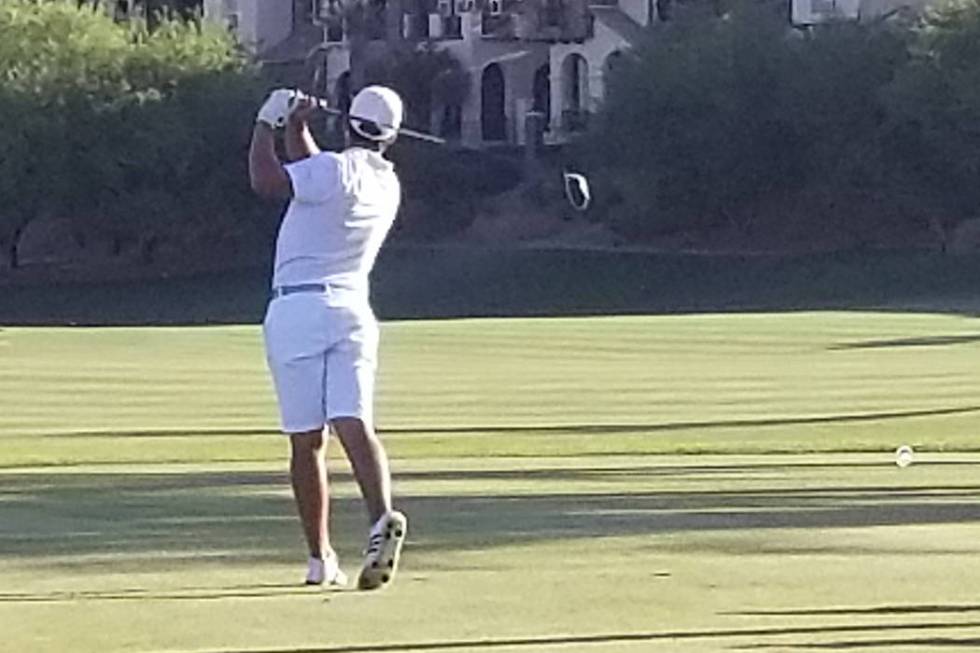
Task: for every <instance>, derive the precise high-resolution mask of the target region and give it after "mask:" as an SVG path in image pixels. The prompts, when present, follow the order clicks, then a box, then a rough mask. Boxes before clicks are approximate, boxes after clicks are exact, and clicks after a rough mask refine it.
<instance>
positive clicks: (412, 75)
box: [368, 42, 470, 130]
mask: <svg viewBox="0 0 980 653" xmlns="http://www.w3.org/2000/svg"><path fill="white" fill-rule="evenodd" d="M368 81H369V82H371V83H380V84H386V85H388V86H391V87H392V88H394V89H395V90H396V91H398V94H399V95H401V97H402V99H403V100H404V101H405V105H406V114H407V116H406V122H407V123H408V124H410V125H412V126H415V127H417V128H420V129H423V130H428V129H430V128H431V124H430V123H431V118H432V110H433V109H434V108H436V107H447V106H461V105H462V104H463V103H464V102H465V101H466V97H467V95H469V91H470V74H469V71H468V70H466V67H465V66H464V65H463V64H462V62H460V61H459V59H457V58H456V57H454V56H453V54H452V53H451V52H449V51H448V50H445V49H442V48H440V47H439V46H438V45H436V44H435V43H431V42H423V43H421V44H420V45H419V46H418V47H415V48H411V49H408V48H400V49H392V50H389V52H388V54H387V55H386V56H385V57H384V58H383V59H382V60H381V61H380V62H378V65H377V66H375V67H374V70H372V71H371V76H370V78H369V79H368Z"/></svg>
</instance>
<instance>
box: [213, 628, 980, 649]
mask: <svg viewBox="0 0 980 653" xmlns="http://www.w3.org/2000/svg"><path fill="white" fill-rule="evenodd" d="M975 627H980V622H974V623H946V622H940V623H923V624H846V625H830V626H800V627H783V628H780V627H773V628H732V629H718V630H678V631H663V632H646V633H611V634H601V635H557V636H551V637H512V638H497V639H492V638H487V639H470V640H446V641H438V642H400V643H397V644H357V645H353V646H350V645H347V646H345V645H338V646H323V647H313V648H278V649H249V650H248V653H384V652H387V651H442V650H451V649H460V650H469V651H483V650H491V649H496V648H525V647H526V648H528V649H530V650H536V649H540V648H542V647H552V646H554V647H558V646H568V645H574V644H628V643H636V642H656V641H661V640H698V639H707V640H714V639H734V638H746V637H785V636H788V635H824V634H833V633H865V632H871V633H873V632H877V631H884V630H887V631H907V630H926V629H932V630H945V629H953V628H975ZM915 641H920V640H915ZM921 641H964V642H970V641H977V640H975V639H974V640H966V639H964V640H954V639H949V640H942V639H941V638H938V639H936V640H933V639H931V638H930V639H923V640H921ZM718 644H719V645H721V642H719V643H718ZM791 647H792V646H787V645H786V644H761V645H755V646H745V647H740V648H781V649H783V650H786V649H787V648H791ZM211 653H244V652H243V651H240V650H239V649H224V650H221V651H213V652H211Z"/></svg>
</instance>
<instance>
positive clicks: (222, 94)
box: [0, 0, 262, 263]
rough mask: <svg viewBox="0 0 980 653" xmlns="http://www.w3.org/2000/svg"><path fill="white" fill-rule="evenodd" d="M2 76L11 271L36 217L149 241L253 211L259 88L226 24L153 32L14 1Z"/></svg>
mask: <svg viewBox="0 0 980 653" xmlns="http://www.w3.org/2000/svg"><path fill="white" fill-rule="evenodd" d="M0 74H2V75H3V77H4V79H5V83H4V85H3V87H2V89H0V120H2V121H3V123H2V124H3V125H4V129H3V130H2V131H0V151H3V152H4V156H3V157H2V158H0V194H2V195H3V197H5V198H10V199H9V200H8V201H6V203H5V204H6V205H5V206H4V207H2V208H0V242H3V244H4V245H5V246H6V247H7V249H8V256H9V258H10V259H11V260H12V261H13V262H14V263H16V249H15V248H16V239H17V236H18V234H19V233H20V232H21V231H22V230H23V227H24V225H25V224H26V223H27V222H29V221H30V220H32V219H34V218H37V217H58V218H68V219H70V220H72V221H74V222H76V223H77V224H78V226H79V229H82V230H86V231H94V232H102V233H111V234H113V237H116V238H117V239H118V240H120V241H133V242H142V241H144V240H147V239H154V238H159V237H160V235H161V234H165V233H167V234H180V233H181V232H183V231H186V230H188V225H189V224H192V223H194V222H196V221H207V222H209V223H213V224H220V223H222V222H224V223H227V224H231V223H232V222H236V221H237V222H242V215H241V212H247V211H254V210H255V209H254V207H255V203H254V202H253V201H251V199H250V198H249V196H248V188H247V175H246V167H245V166H246V161H245V152H246V148H247V143H248V136H249V127H250V125H251V121H252V119H253V115H254V109H255V106H256V104H257V102H258V101H259V99H260V97H261V93H262V88H261V86H262V85H261V82H260V80H259V79H258V78H257V76H256V75H255V73H254V72H253V71H252V70H251V69H250V68H249V66H248V64H247V62H246V60H245V59H244V57H243V55H242V54H241V53H240V52H239V51H238V49H237V46H236V45H235V43H234V42H233V41H232V40H231V38H230V37H229V36H228V35H227V34H225V33H223V32H222V31H221V30H220V29H218V28H217V27H214V28H212V27H210V26H207V25H204V26H200V25H197V24H194V23H187V24H185V23H182V22H180V21H178V20H166V19H164V20H162V21H161V22H160V23H159V24H158V26H157V27H156V29H155V30H154V31H153V33H152V34H151V33H149V32H148V31H147V30H146V27H145V25H143V24H140V23H133V24H128V25H126V24H117V23H115V22H113V21H112V20H111V19H110V18H109V17H108V16H106V15H105V14H104V13H103V12H102V11H100V10H95V9H92V8H91V7H87V6H82V7H79V6H78V4H77V3H76V2H72V1H57V0H54V1H49V2H31V1H29V0H8V1H6V2H4V3H3V4H2V5H0ZM165 196H169V197H171V198H172V201H164V200H163V199H162V198H163V197H165ZM147 198H151V199H149V200H148V199H147ZM215 198H220V201H215ZM137 207H142V209H141V210H137ZM163 209H165V210H163Z"/></svg>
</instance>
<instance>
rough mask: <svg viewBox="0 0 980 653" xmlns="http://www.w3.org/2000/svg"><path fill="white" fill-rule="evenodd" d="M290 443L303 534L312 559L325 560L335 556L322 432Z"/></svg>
mask: <svg viewBox="0 0 980 653" xmlns="http://www.w3.org/2000/svg"><path fill="white" fill-rule="evenodd" d="M289 443H290V445H291V449H292V455H291V457H290V461H289V472H290V477H291V478H292V482H293V496H294V497H296V507H297V509H298V510H299V518H300V521H301V522H302V524H303V534H304V535H305V536H306V543H307V545H308V546H309V548H310V557H311V558H322V557H323V556H324V555H330V554H331V553H332V552H333V549H331V548H330V539H329V531H328V530H327V519H328V515H329V512H330V495H329V492H328V490H327V465H326V461H325V459H324V446H323V431H322V429H321V430H319V431H307V432H305V433H293V434H291V435H290V436H289Z"/></svg>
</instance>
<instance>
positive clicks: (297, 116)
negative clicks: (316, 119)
mask: <svg viewBox="0 0 980 653" xmlns="http://www.w3.org/2000/svg"><path fill="white" fill-rule="evenodd" d="M316 109H317V105H316V103H315V102H314V101H313V98H311V97H310V96H309V95H307V94H306V93H303V92H302V91H296V92H295V94H294V95H293V97H292V98H291V99H290V102H289V115H288V117H287V120H288V121H289V122H290V123H294V124H297V125H305V124H306V123H308V122H309V121H310V116H311V115H312V114H313V112H314V111H316Z"/></svg>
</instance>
